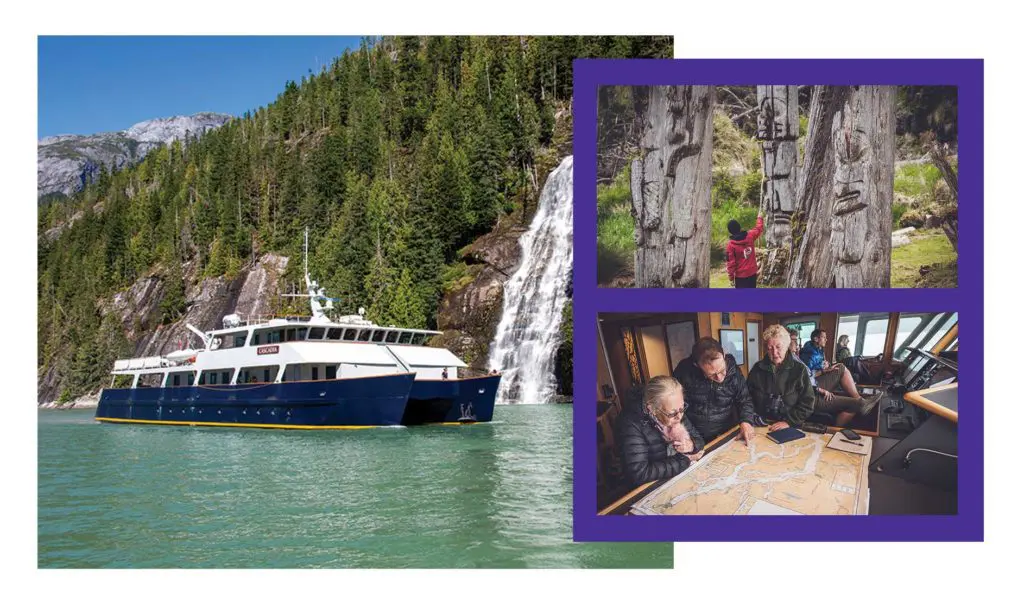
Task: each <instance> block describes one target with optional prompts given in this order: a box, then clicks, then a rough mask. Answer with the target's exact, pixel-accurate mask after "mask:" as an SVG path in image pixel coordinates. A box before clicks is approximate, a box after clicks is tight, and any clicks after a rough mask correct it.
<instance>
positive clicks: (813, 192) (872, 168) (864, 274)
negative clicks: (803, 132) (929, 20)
mask: <svg viewBox="0 0 1024 601" xmlns="http://www.w3.org/2000/svg"><path fill="white" fill-rule="evenodd" d="M895 121H896V88H895V87H894V86H818V87H816V88H815V90H814V95H813V98H812V100H811V115H810V122H809V126H808V133H807V143H806V146H805V151H804V154H805V157H806V158H805V160H804V166H803V169H802V171H801V175H802V178H801V185H800V195H799V208H800V209H801V210H803V211H804V212H805V214H806V216H807V221H806V229H805V230H803V232H802V233H803V239H802V240H801V242H800V251H799V253H798V254H797V256H796V257H795V259H794V261H793V264H792V265H791V267H790V271H789V277H788V280H787V283H788V285H789V286H790V287H792V288H802V287H810V288H829V287H835V288H888V287H889V275H890V264H891V255H892V198H893V176H894V173H895V155H896V127H895ZM798 233H799V232H798Z"/></svg>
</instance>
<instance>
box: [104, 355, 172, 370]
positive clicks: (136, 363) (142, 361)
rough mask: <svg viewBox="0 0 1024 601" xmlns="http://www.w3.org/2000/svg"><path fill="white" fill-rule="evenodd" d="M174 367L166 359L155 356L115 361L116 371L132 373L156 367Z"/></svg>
mask: <svg viewBox="0 0 1024 601" xmlns="http://www.w3.org/2000/svg"><path fill="white" fill-rule="evenodd" d="M169 365H173V362H172V361H169V360H168V359H167V358H166V357H162V356H160V355H154V356H152V357H136V358H134V359H118V360H117V361H114V371H131V370H136V369H152V368H154V367H167V366H169Z"/></svg>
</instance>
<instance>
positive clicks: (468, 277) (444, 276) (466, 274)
mask: <svg viewBox="0 0 1024 601" xmlns="http://www.w3.org/2000/svg"><path fill="white" fill-rule="evenodd" d="M482 269H483V265H467V264H466V263H463V262H461V261H459V262H456V263H452V264H451V265H446V266H445V268H444V271H443V272H442V273H441V289H442V290H443V291H444V294H451V293H453V292H458V291H459V290H462V289H463V288H465V287H466V286H468V285H469V284H471V283H472V282H473V280H474V279H476V276H477V275H478V274H479V273H480V271H481V270H482Z"/></svg>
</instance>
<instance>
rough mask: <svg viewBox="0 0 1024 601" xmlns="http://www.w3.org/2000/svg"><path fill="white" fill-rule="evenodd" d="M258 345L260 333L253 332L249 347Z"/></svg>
mask: <svg viewBox="0 0 1024 601" xmlns="http://www.w3.org/2000/svg"><path fill="white" fill-rule="evenodd" d="M259 343H260V333H259V332H254V333H253V335H252V342H250V343H249V346H257V345H259Z"/></svg>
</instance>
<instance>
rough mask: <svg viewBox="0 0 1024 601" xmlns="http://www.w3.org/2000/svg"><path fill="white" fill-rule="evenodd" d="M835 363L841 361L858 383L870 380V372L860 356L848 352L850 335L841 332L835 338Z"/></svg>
mask: <svg viewBox="0 0 1024 601" xmlns="http://www.w3.org/2000/svg"><path fill="white" fill-rule="evenodd" d="M836 346H837V348H836V363H842V364H843V365H845V366H846V369H848V370H850V375H851V376H853V381H854V382H856V383H858V384H860V383H862V382H868V381H870V380H871V372H869V371H868V369H867V368H866V367H864V364H863V363H862V362H861V360H860V357H857V356H855V355H854V354H853V353H851V352H850V337H849V336H847V335H846V334H843V335H842V336H840V337H839V338H836Z"/></svg>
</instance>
